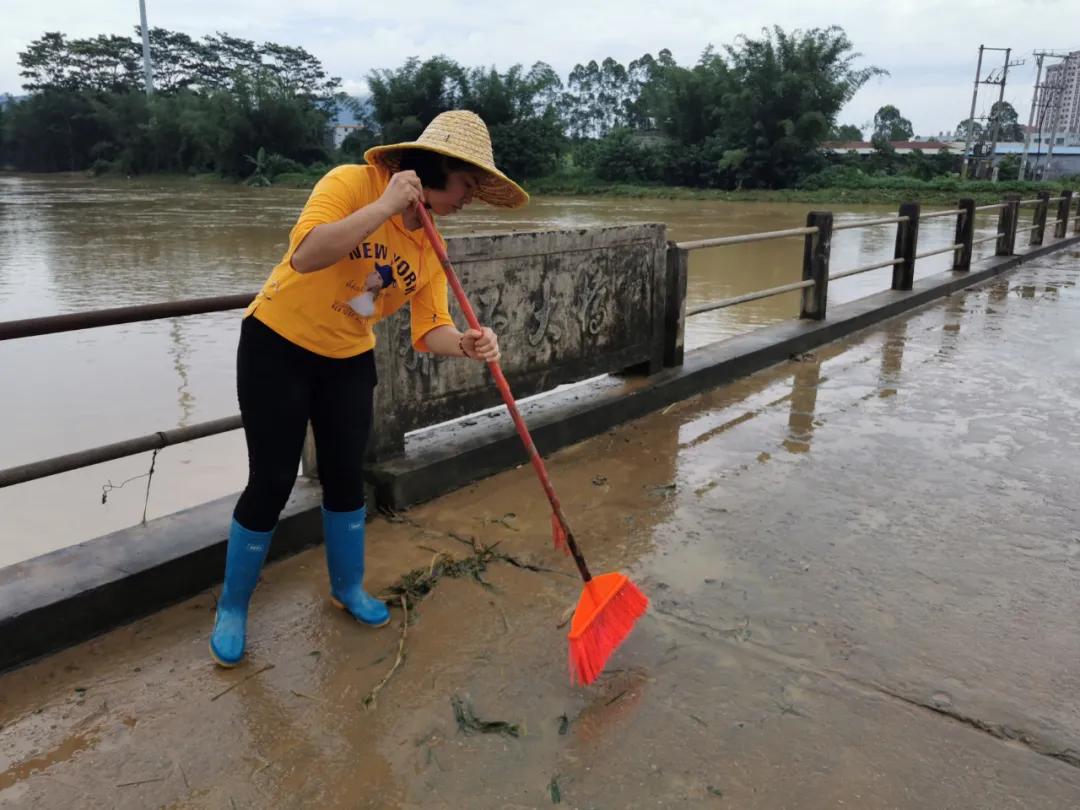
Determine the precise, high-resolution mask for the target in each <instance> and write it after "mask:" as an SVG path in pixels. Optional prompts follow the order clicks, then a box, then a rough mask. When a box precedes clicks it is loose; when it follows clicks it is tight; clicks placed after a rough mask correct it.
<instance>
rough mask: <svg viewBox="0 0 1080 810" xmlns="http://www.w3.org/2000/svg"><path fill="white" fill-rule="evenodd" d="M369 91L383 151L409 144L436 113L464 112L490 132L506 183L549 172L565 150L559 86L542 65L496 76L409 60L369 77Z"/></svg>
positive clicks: (447, 62)
mask: <svg viewBox="0 0 1080 810" xmlns="http://www.w3.org/2000/svg"><path fill="white" fill-rule="evenodd" d="M368 84H369V86H370V87H371V101H372V114H371V118H372V119H373V123H374V125H375V126H376V127H377V128H378V129H379V131H380V132H381V133H382V138H381V141H382V142H383V143H397V142H399V141H411V140H414V139H415V138H416V137H417V136H418V135H419V134H420V133H421V132H422V131H423V129H424V127H425V126H426V125H427V124H428V123H429V122H430V121H431V120H432V119H433V118H434V117H435V116H436V115H438V114H439V113H441V112H445V111H446V110H452V109H468V110H472V111H473V112H475V113H476V114H477V115H479V116H480V117H481V118H483V119H484V121H485V123H486V124H487V125H488V129H489V131H490V133H491V141H492V148H493V150H494V152H495V161H496V163H497V164H498V165H499V166H500V167H502V168H503V170H504V171H506V172H508V173H509V174H510V175H511V176H514V177H519V178H526V177H537V176H539V175H542V174H546V173H548V172H550V171H552V170H554V169H555V167H556V166H557V164H558V160H559V157H560V155H561V154H562V153H563V151H564V150H565V147H566V137H565V135H564V133H563V122H562V120H561V118H560V116H559V97H560V92H561V90H562V82H561V81H560V80H559V77H558V75H557V74H556V73H555V71H554V70H552V69H551V67H550V66H549V65H547V64H545V63H543V62H537V63H536V64H534V65H533V66H532V67H531V68H529V69H528V70H525V68H524V67H522V66H521V65H514V66H513V67H511V68H510V69H509V70H507V71H506V72H505V73H500V72H499V71H497V70H495V69H494V68H490V69H488V68H473V69H471V70H469V69H466V68H463V67H461V66H460V65H458V64H457V63H456V62H454V61H453V60H451V59H447V58H446V57H442V56H437V57H434V58H432V59H428V60H427V61H424V62H421V61H420V60H418V59H415V58H414V59H409V60H408V61H406V63H405V64H404V65H403V66H402V67H400V68H398V69H396V70H376V71H374V72H372V74H371V75H370V76H369V77H368Z"/></svg>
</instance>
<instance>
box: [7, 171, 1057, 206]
mask: <svg viewBox="0 0 1080 810" xmlns="http://www.w3.org/2000/svg"><path fill="white" fill-rule="evenodd" d="M62 175H68V176H77V177H90V178H95V177H99V178H101V179H111V180H115V179H117V177H118V176H117V175H110V174H102V175H86V174H84V173H81V172H74V173H61V174H60V175H50V176H62ZM0 176H3V173H0ZM320 177H322V172H310V173H309V172H286V173H283V174H278V175H275V176H274V177H273V179H272V183H271V185H270V186H269V188H290V189H311V188H313V187H314V186H315V184H316V183H317V182H318V181H319V178H320ZM129 179H155V180H167V181H169V182H183V181H188V182H191V183H193V184H199V185H208V184H214V183H221V184H223V185H229V186H236V185H243V182H242V181H237V180H235V179H232V178H224V177H221V176H219V175H215V174H196V175H181V174H155V175H143V176H140V177H138V178H129ZM863 183H864V184H862V185H858V186H854V185H852V186H829V187H824V188H812V189H811V188H802V189H797V188H789V189H736V190H725V189H714V188H691V187H688V186H665V185H658V184H648V183H615V182H608V181H605V180H597V179H595V178H591V177H587V176H583V175H552V176H549V177H541V178H537V179H534V180H530V181H528V182H526V183H524V187H525V190H526V191H528V192H529V194H531V195H533V196H535V197H590V198H608V199H619V198H624V199H649V200H710V201H718V202H760V203H807V204H815V205H889V204H898V203H901V202H908V201H911V200H915V201H918V202H922V203H943V202H953V201H955V200H957V199H959V198H961V197H972V198H973V199H974V200H975V201H976V202H977V203H978V204H980V205H985V204H988V203H995V202H1000V201H1001V199H1002V197H1003V196H1004V195H1005V194H1007V193H1010V192H1014V193H1019V194H1021V195H1023V196H1024V197H1033V196H1035V195H1036V194H1037V193H1038V192H1040V191H1050V192H1053V193H1055V194H1056V193H1057V192H1059V191H1060V190H1061V189H1062V188H1063V187H1068V186H1069V185H1070V184H1069V182H1067V181H1062V182H1060V183H1027V182H1025V183H1019V182H1016V181H1007V182H999V183H992V182H989V181H966V182H961V181H960V180H957V179H955V178H941V179H937V180H918V179H915V178H909V177H882V178H866V179H865V180H864V181H863ZM253 187H254V186H253Z"/></svg>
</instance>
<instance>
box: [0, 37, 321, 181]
mask: <svg viewBox="0 0 1080 810" xmlns="http://www.w3.org/2000/svg"><path fill="white" fill-rule="evenodd" d="M150 44H151V50H152V51H153V52H155V55H156V65H157V67H156V71H155V75H156V92H155V93H154V95H152V96H149V97H148V96H147V95H146V94H145V93H144V92H143V90H144V88H143V75H142V62H141V52H140V48H141V46H140V45H138V44H137V43H136V42H135V41H133V40H129V39H125V38H123V37H117V36H98V37H94V38H90V39H82V40H78V39H76V40H68V39H66V38H65V37H64V35H63V34H60V33H48V34H45V35H44V36H43V37H41V39H39V40H36V41H34V42H32V43H31V44H30V45H29V46H28V47H27V48H26V50H25V51H23V52H22V53H21V54H20V55H19V63H20V66H21V67H22V75H23V77H24V78H25V79H26V84H25V87H26V88H27V89H28V90H31V91H32V93H31V95H30V97H29V98H27V99H26V100H24V101H22V102H17V103H15V104H12V105H11V106H10V108H9V110H8V111H7V113H6V117H7V118H9V119H10V120H9V122H8V125H7V126H6V128H5V129H6V133H7V134H6V136H5V139H4V144H3V148H4V150H5V152H6V155H7V159H8V160H10V162H11V163H12V164H13V165H15V166H16V167H18V168H21V169H29V170H31V171H61V170H63V171H78V170H85V169H91V170H93V171H94V172H96V173H99V172H103V171H118V172H123V173H126V174H136V173H142V172H157V171H168V172H192V173H198V172H215V173H219V174H223V175H226V176H232V177H244V176H247V175H249V174H251V168H252V167H251V163H250V161H249V160H248V158H247V156H249V155H250V156H254V155H257V154H258V153H259V151H260V150H262V151H263V154H264V155H269V156H270V158H269V159H270V160H277V162H278V167H277V171H285V170H286V169H288V168H292V167H298V166H300V165H302V164H308V163H311V162H312V161H316V160H321V161H325V160H327V158H328V157H329V155H328V152H327V149H326V147H325V145H324V144H325V139H326V127H327V122H328V119H329V116H328V113H327V111H326V108H327V106H328V105H329V104H331V103H333V102H335V96H334V94H335V92H336V87H337V84H338V80H337V79H328V78H327V77H326V75H325V73H324V72H323V70H322V68H321V66H320V65H319V63H318V61H317V60H315V59H314V57H312V56H311V55H310V54H307V53H306V52H305V51H303V50H302V49H299V48H290V47H285V46H280V45H275V44H273V43H265V44H263V45H261V46H256V45H255V44H254V43H252V42H249V41H247V40H241V39H237V38H235V37H230V36H228V35H227V34H218V35H216V36H211V37H204V39H203V41H202V42H195V41H194V40H192V39H191V38H190V37H188V36H186V35H185V34H179V33H175V32H170V31H165V30H164V29H160V28H157V29H153V30H152V31H151V34H150ZM282 160H288V161H290V163H289V164H288V165H284V164H281V161H282ZM283 166H284V167H283ZM255 176H256V177H263V176H264V175H263V173H262V172H261V170H259V169H258V167H257V170H256V173H255Z"/></svg>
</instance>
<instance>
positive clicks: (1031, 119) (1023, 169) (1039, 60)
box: [1019, 52, 1046, 181]
mask: <svg viewBox="0 0 1080 810" xmlns="http://www.w3.org/2000/svg"><path fill="white" fill-rule="evenodd" d="M1044 56H1046V54H1044V53H1041V52H1037V53H1036V54H1035V59H1036V64H1038V68H1037V69H1036V70H1035V90H1034V91H1033V92H1032V94H1031V112H1030V113H1028V124H1027V129H1026V130H1025V131H1024V154H1023V156H1022V157H1021V158H1020V176H1019V179H1020V180H1021V181H1023V179H1024V175H1025V174H1026V173H1027V159H1028V151H1029V150H1030V149H1031V127H1032V126H1033V125H1034V123H1035V107H1036V106H1038V103H1039V82H1040V81H1042V66H1043V57H1044Z"/></svg>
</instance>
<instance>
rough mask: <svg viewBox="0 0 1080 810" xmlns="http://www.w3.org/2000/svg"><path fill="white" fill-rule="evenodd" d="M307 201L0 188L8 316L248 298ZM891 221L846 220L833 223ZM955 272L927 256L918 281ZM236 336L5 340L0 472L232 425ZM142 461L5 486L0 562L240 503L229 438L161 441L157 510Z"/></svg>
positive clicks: (597, 217) (850, 243)
mask: <svg viewBox="0 0 1080 810" xmlns="http://www.w3.org/2000/svg"><path fill="white" fill-rule="evenodd" d="M306 196H307V192H305V191H299V190H287V189H247V188H243V187H239V186H225V185H220V184H216V183H214V184H206V185H201V184H199V183H196V182H193V181H186V180H168V181H160V180H139V181H122V180H87V179H84V178H78V177H67V176H65V177H40V176H10V175H9V176H3V177H0V320H12V319H17V318H26V317H32V316H40V315H53V314H59V313H68V312H77V311H81V310H90V309H99V308H104V307H115V306H123V305H128V304H145V303H152V302H158V301H166V300H172V299H178V298H190V297H201V296H210V295H219V294H226V293H238V292H244V291H247V290H251V291H252V292H254V291H255V290H256V289H257V288H258V287H259V286H260V284H261V283H262V281H263V279H264V278H265V276H266V275H267V274H268V273H269V271H270V269H271V268H272V267H273V265H274V264H275V263H276V262H277V261H278V259H279V257H280V255H281V252H282V250H283V248H284V245H285V242H286V238H287V234H288V231H289V229H290V227H291V225H292V222H293V221H294V219H295V217H296V214H297V213H298V211H299V209H300V208H301V206H302V205H303V202H304V200H305V199H306ZM808 209H809V206H807V205H804V204H772V203H768V204H766V203H723V202H695V201H681V200H680V201H669V200H605V199H558V198H540V199H536V200H534V201H533V202H532V204H531V205H530V206H529V207H528V208H526V209H524V210H522V211H516V212H504V211H498V210H496V209H491V208H487V207H476V208H473V209H472V210H469V211H467V212H465V213H463V214H461V215H459V216H458V217H452V218H447V219H445V220H444V221H443V222H442V223H440V225H441V227H442V228H443V229H444V231H445V232H446V233H448V234H457V233H470V232H490V231H507V230H513V229H541V228H576V227H588V226H594V225H607V224H612V223H628V222H663V223H666V224H667V225H668V229H669V231H668V233H669V238H672V239H676V240H686V239H697V238H704V237H709V236H721V235H730V234H737V233H749V232H755V231H765V230H774V229H778V228H787V227H793V226H797V225H803V224H805V217H806V212H807V210H808ZM889 213H892V211H891V210H886V209H882V208H875V207H852V206H846V207H842V208H839V209H837V210H836V216H837V219H838V221H844V220H849V219H855V218H865V217H869V216H879V215H885V214H889ZM979 227H980V232H983V231H986V232H992V228H993V222H992V220H991V219H990V218H987V219H985V220H983V219H980V221H979ZM952 228H953V223H952V220H951V219H948V218H944V219H938V220H929V221H927V222H925V223H924V224H923V226H922V229H921V242H920V244H921V245H925V246H927V247H936V246H939V245H946V244H949V242H950V241H951V239H952ZM893 241H894V231H893V229H892V227H879V228H873V229H866V230H861V229H860V230H852V231H845V232H843V233H839V234H837V235H836V237H834V239H833V267H834V269H835V270H841V269H847V268H850V267H854V266H856V265H861V264H866V263H870V262H872V261H874V260H876V259H883V258H889V257H891V255H892V249H893ZM988 247H989V246H982V252H983V253H985V251H986V250H987V249H988ZM801 251H802V242H801V240H798V239H790V240H781V241H773V242H766V243H761V244H757V245H740V246H733V247H727V248H717V249H711V250H703V251H697V252H695V253H693V254H692V256H691V264H690V273H689V289H688V298H689V303H690V304H691V305H693V304H698V303H703V302H706V301H709V300H715V299H718V298H723V297H726V296H729V295H735V294H739V293H744V292H749V291H753V290H757V289H762V288H765V287H770V286H774V285H778V284H783V283H787V282H790V281H793V280H797V279H798V278H799V277H800V273H801V255H802V254H801ZM980 255H982V254H980ZM947 261H948V259H947V258H946V257H944V256H937V257H933V258H932V259H929V260H926V261H924V262H920V263H919V267H918V275H925V274H928V273H932V272H937V271H939V270H941V269H943V268H944V267H945V266H946V263H947ZM888 278H889V271H885V270H882V271H878V272H874V273H869V274H865V275H862V276H856V277H853V278H849V279H844V280H841V281H838V282H836V283H835V284H833V285H830V299H831V300H832V301H833V302H835V303H839V302H843V301H846V300H851V299H854V298H858V297H861V296H864V295H867V294H870V293H873V292H877V291H879V290H882V289H885V288H887V287H888V284H889V281H888ZM797 302H798V299H797V296H796V295H795V294H791V295H786V296H781V297H778V298H774V299H769V300H765V301H758V302H752V303H748V304H744V305H741V306H738V307H734V308H731V309H727V310H721V311H717V312H713V313H707V314H703V315H700V316H696V317H694V318H692V319H691V320H690V322H689V326H688V329H687V345H688V346H691V347H692V346H695V345H701V344H703V343H707V342H709V341H713V340H717V339H721V338H724V337H727V336H730V335H733V334H738V333H740V332H743V331H746V330H749V329H752V328H754V327H756V326H760V325H763V324H768V323H772V322H775V321H778V320H783V319H786V318H790V317H793V316H794V315H796V314H797V311H798V310H797V307H798V303H797ZM238 329H239V316H238V313H235V312H230V313H219V314H214V315H205V316H198V317H191V318H178V319H172V320H164V321H155V322H150V323H143V324H128V325H124V326H116V327H107V328H102V329H94V330H86V331H82V332H76V333H69V334H63V335H55V336H43V337H37V338H29V339H24V340H17V341H7V342H4V343H0V380H3V396H0V425H3V429H2V430H0V467H8V466H13V465H17V464H25V463H28V462H32V461H37V460H40V459H44V458H49V457H51V456H54V455H60V454H63V453H69V452H73V451H75V450H80V449H86V448H91V447H95V446H98V445H101V444H106V443H109V442H115V441H120V440H123V439H128V438H132V437H135V436H141V435H145V434H149V433H153V432H156V431H158V430H165V429H170V428H174V427H177V426H183V425H190V424H195V423H198V422H201V421H205V420H209V419H215V418H219V417H223V416H229V415H232V414H235V413H236V412H237V406H236V401H235V387H234V352H235V343H236V339H237V335H238ZM149 467H150V456H149V454H147V455H145V456H139V457H134V458H130V459H124V460H120V461H115V462H111V463H109V464H105V465H100V466H97V467H93V468H90V469H86V470H80V471H75V472H71V473H67V474H64V475H60V476H55V477H53V478H49V479H45V480H42V481H38V482H33V483H30V484H24V485H20V486H17V487H9V488H7V489H4V490H0V514H2V515H3V519H2V521H0V565H7V564H11V563H13V562H16V561H19V560H22V559H26V558H29V557H32V556H35V555H37V554H41V553H44V552H46V551H49V550H52V549H55V548H60V547H63V546H66V545H70V544H73V543H76V542H79V541H82V540H85V539H88V538H91V537H96V536H99V535H101V534H105V533H107V532H109V531H114V530H117V529H120V528H123V527H126V526H131V525H134V524H136V523H138V522H139V520H140V519H141V518H142V514H143V508H144V503H146V504H147V516H148V517H149V518H154V517H157V516H160V515H163V514H168V513H170V512H174V511H176V510H178V509H182V508H186V507H189V506H193V505H196V504H199V503H204V502H206V501H209V500H212V499H215V498H218V497H221V496H223V495H226V494H228V493H231V492H238V491H239V490H240V489H242V488H243V485H244V480H245V476H246V460H245V453H244V447H243V437H242V435H241V434H240V432H239V431H237V432H234V433H231V434H227V435H225V436H219V437H213V438H209V439H204V440H201V441H197V442H193V443H189V444H186V445H182V446H178V447H172V448H168V449H166V450H164V451H163V452H162V453H161V454H160V455H159V457H158V459H157V462H156V466H155V474H154V480H153V485H152V488H151V491H150V496H149V500H148V503H147V498H146V485H145V484H146V482H145V478H139V477H137V476H143V475H145V473H146V472H147V471H148V469H149ZM125 481H126V482H127V483H126V484H124V482H125ZM121 484H124V485H123V486H122V487H120V486H119V485H121ZM114 487H116V488H114ZM103 497H104V498H105V503H102V500H103Z"/></svg>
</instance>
